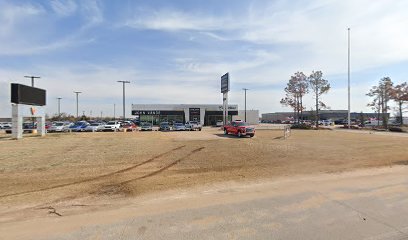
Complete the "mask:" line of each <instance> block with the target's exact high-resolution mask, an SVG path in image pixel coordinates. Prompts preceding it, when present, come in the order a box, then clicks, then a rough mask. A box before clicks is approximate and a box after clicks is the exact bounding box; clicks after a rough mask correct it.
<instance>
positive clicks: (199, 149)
mask: <svg viewBox="0 0 408 240" xmlns="http://www.w3.org/2000/svg"><path fill="white" fill-rule="evenodd" d="M204 148H205V147H199V148H196V149H194V150H192V151H191V152H189V153H188V154H187V155H185V156H183V157H181V158H179V159H177V160H175V161H173V162H171V163H170V164H168V165H166V166H164V167H163V168H160V169H159V170H157V171H153V172H151V173H148V174H145V175H143V176H140V177H137V178H133V179H129V180H126V181H123V182H120V183H119V185H123V184H127V183H129V182H132V181H136V180H140V179H144V178H148V177H152V176H155V175H157V174H159V173H161V172H163V171H165V170H167V169H169V168H171V167H172V166H174V165H176V164H178V163H179V162H181V161H183V160H185V159H186V158H188V157H190V156H191V155H193V154H194V153H197V152H199V151H201V150H203V149H204Z"/></svg>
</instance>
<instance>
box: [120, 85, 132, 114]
mask: <svg viewBox="0 0 408 240" xmlns="http://www.w3.org/2000/svg"><path fill="white" fill-rule="evenodd" d="M117 82H120V83H122V85H123V120H126V111H125V84H126V83H130V82H129V81H117Z"/></svg>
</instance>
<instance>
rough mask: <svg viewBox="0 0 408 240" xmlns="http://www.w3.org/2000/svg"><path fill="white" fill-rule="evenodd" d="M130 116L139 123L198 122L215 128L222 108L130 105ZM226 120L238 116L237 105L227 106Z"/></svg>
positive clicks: (219, 106)
mask: <svg viewBox="0 0 408 240" xmlns="http://www.w3.org/2000/svg"><path fill="white" fill-rule="evenodd" d="M132 115H133V116H138V117H139V121H140V122H151V123H152V124H153V125H158V124H160V123H161V122H182V123H185V122H188V121H198V122H200V123H201V124H202V125H204V126H215V125H216V124H217V121H222V120H223V106H222V105H219V104H132ZM228 115H229V116H228V120H229V121H231V120H232V117H233V116H236V115H238V105H228Z"/></svg>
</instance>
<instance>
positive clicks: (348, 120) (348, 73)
mask: <svg viewBox="0 0 408 240" xmlns="http://www.w3.org/2000/svg"><path fill="white" fill-rule="evenodd" d="M347 33H348V34H347V35H348V54H347V59H348V61H347V64H348V72H347V82H348V111H347V123H348V128H350V125H351V119H350V28H348V29H347Z"/></svg>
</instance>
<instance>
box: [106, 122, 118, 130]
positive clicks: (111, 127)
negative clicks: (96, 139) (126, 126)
mask: <svg viewBox="0 0 408 240" xmlns="http://www.w3.org/2000/svg"><path fill="white" fill-rule="evenodd" d="M119 128H120V123H119V122H117V121H109V122H108V123H106V124H105V125H104V126H103V128H102V131H116V130H119Z"/></svg>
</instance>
